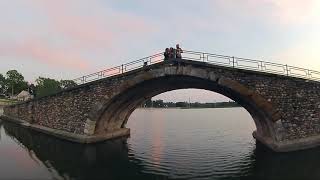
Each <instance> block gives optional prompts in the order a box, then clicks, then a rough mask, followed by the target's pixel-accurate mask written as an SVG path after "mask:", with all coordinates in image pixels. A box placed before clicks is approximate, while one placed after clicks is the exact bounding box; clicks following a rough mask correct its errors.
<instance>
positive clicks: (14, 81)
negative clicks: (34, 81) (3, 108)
mask: <svg viewBox="0 0 320 180" xmlns="http://www.w3.org/2000/svg"><path fill="white" fill-rule="evenodd" d="M4 87H5V88H4V91H5V92H6V93H8V94H12V93H13V94H18V93H20V92H21V91H22V90H26V89H27V88H28V83H27V82H26V81H24V77H23V76H22V74H21V73H19V72H18V71H17V70H10V71H8V72H7V73H6V78H5V85H4Z"/></svg>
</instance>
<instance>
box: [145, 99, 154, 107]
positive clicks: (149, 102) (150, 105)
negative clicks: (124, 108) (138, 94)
mask: <svg viewBox="0 0 320 180" xmlns="http://www.w3.org/2000/svg"><path fill="white" fill-rule="evenodd" d="M144 106H145V107H148V108H149V107H152V100H151V98H149V99H148V100H146V102H145V103H144Z"/></svg>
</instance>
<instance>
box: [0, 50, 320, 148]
mask: <svg viewBox="0 0 320 180" xmlns="http://www.w3.org/2000/svg"><path fill="white" fill-rule="evenodd" d="M162 58H163V57H162V54H156V55H153V56H149V57H147V58H143V59H140V60H136V61H133V62H130V63H127V64H123V65H121V66H117V67H114V68H111V69H107V70H104V71H100V72H97V73H93V74H90V75H87V76H83V77H81V78H79V79H76V81H77V82H78V83H79V84H80V85H79V86H76V87H73V88H70V89H65V90H63V91H61V92H59V93H56V94H52V95H50V96H47V97H43V98H39V99H35V100H32V101H28V102H25V103H21V104H17V105H13V106H9V107H6V108H5V116H4V117H3V118H4V119H7V120H11V121H15V122H18V123H19V124H21V125H23V126H27V127H31V128H33V129H37V130H39V131H42V132H45V133H47V134H51V135H54V136H57V137H60V138H64V139H67V140H70V141H75V142H81V143H93V142H98V141H103V140H106V139H111V138H115V137H120V136H125V135H128V134H129V129H127V128H126V124H127V121H128V119H129V117H130V115H131V113H132V112H133V111H134V110H135V109H136V108H137V107H139V106H140V105H141V104H142V103H143V102H145V101H146V100H148V99H150V98H151V97H153V96H156V95H158V94H161V93H164V92H167V91H171V90H176V89H187V88H196V89H204V90H209V91H213V92H216V93H220V94H222V95H224V96H226V97H229V98H230V99H232V100H234V101H236V102H237V103H238V104H240V105H241V106H242V107H244V108H245V109H246V110H247V111H248V112H249V113H250V115H251V117H252V119H253V121H254V123H255V125H256V131H255V132H254V133H253V135H254V137H255V138H256V139H257V140H259V141H260V142H262V143H263V144H265V145H267V146H268V147H269V148H271V149H273V150H275V151H293V150H299V149H306V148H310V147H314V146H317V145H319V143H320V126H319V124H320V115H319V112H320V101H319V99H320V91H319V90H320V83H319V82H318V81H316V80H319V79H320V72H317V71H313V70H308V69H303V68H297V67H293V66H288V65H282V64H277V63H270V62H264V61H259V60H251V59H245V58H237V57H231V56H223V55H216V54H209V53H200V52H192V51H185V53H183V58H182V59H170V60H167V61H162Z"/></svg>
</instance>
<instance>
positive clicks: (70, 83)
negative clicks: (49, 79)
mask: <svg viewBox="0 0 320 180" xmlns="http://www.w3.org/2000/svg"><path fill="white" fill-rule="evenodd" d="M74 86H77V83H76V82H74V81H72V80H61V81H60V87H61V88H62V89H67V88H71V87H74Z"/></svg>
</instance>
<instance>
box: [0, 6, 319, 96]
mask: <svg viewBox="0 0 320 180" xmlns="http://www.w3.org/2000/svg"><path fill="white" fill-rule="evenodd" d="M319 19H320V1H319V0H318V1H317V0H304V1H301V0H189V1H185V0H176V1H169V0H162V1H153V0H135V1H128V0H127V1H124V0H90V1H89V0H67V1H66V0H10V1H6V0H0V27H1V28H0V73H2V74H4V73H5V72H7V71H8V70H10V69H17V70H18V71H19V72H21V73H22V74H23V75H24V76H25V78H26V80H27V81H29V82H34V80H35V79H36V78H37V77H39V76H42V77H49V78H55V79H74V78H77V77H79V76H82V75H85V74H89V73H92V72H96V71H99V70H103V69H106V68H109V67H113V66H116V65H119V64H122V63H125V62H129V61H132V60H135V59H139V58H141V57H145V56H148V55H152V54H155V53H158V52H162V51H163V50H164V48H166V47H170V46H174V45H175V44H176V43H179V44H180V46H181V47H182V48H183V49H187V50H194V51H205V52H211V53H217V54H225V55H230V56H238V57H245V58H252V59H261V60H265V61H271V62H277V63H283V64H289V65H293V66H298V67H304V68H309V69H313V70H318V71H320V61H319V58H320V51H319V50H318V48H319V47H320V46H319V45H320V33H319V32H320V21H319ZM158 97H160V98H163V99H165V100H166V99H167V100H172V99H173V98H172V97H174V100H176V101H180V100H186V98H187V97H192V98H191V99H192V100H191V101H207V100H208V99H210V100H209V101H210V102H212V101H216V100H217V99H218V100H219V99H223V98H224V97H223V96H218V95H217V94H215V93H212V92H207V91H199V90H189V91H188V90H183V91H175V92H172V93H171V94H170V93H166V94H164V95H160V96H158ZM158 97H157V98H158Z"/></svg>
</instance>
